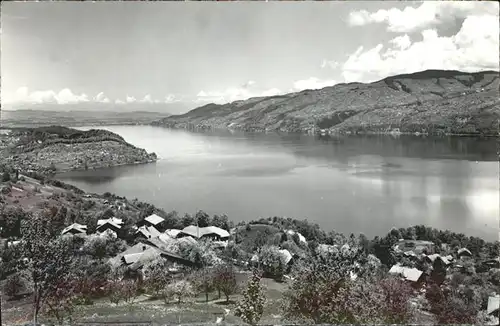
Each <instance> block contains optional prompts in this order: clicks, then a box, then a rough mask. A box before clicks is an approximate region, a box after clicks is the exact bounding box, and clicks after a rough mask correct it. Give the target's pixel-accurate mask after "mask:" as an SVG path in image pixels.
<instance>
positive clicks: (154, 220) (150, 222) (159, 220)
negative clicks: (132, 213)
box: [137, 214, 165, 229]
mask: <svg viewBox="0 0 500 326" xmlns="http://www.w3.org/2000/svg"><path fill="white" fill-rule="evenodd" d="M163 222H165V219H164V218H163V217H161V216H158V215H156V214H152V215H149V216H148V217H146V218H145V219H144V220H142V221H140V222H139V223H137V226H139V227H140V226H153V227H155V228H156V229H160V228H161V226H162V224H163Z"/></svg>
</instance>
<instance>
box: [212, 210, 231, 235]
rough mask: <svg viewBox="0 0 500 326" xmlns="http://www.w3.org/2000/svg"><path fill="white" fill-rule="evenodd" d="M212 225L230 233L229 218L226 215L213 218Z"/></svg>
mask: <svg viewBox="0 0 500 326" xmlns="http://www.w3.org/2000/svg"><path fill="white" fill-rule="evenodd" d="M212 225H213V226H216V227H219V228H221V229H224V230H227V231H229V218H228V217H227V215H225V214H223V215H217V214H216V215H214V216H213V217H212Z"/></svg>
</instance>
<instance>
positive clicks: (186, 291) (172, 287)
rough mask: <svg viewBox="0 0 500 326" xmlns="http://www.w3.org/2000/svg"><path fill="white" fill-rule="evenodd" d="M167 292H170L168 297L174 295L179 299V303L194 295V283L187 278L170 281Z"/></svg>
mask: <svg viewBox="0 0 500 326" xmlns="http://www.w3.org/2000/svg"><path fill="white" fill-rule="evenodd" d="M166 292H167V293H168V295H167V296H166V297H172V296H173V297H174V298H176V299H177V303H182V300H183V299H187V298H190V297H192V296H194V289H193V285H192V284H191V282H189V281H187V280H179V281H175V282H173V283H170V284H169V285H167V289H166Z"/></svg>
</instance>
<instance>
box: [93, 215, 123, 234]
mask: <svg viewBox="0 0 500 326" xmlns="http://www.w3.org/2000/svg"><path fill="white" fill-rule="evenodd" d="M122 225H123V221H122V220H121V219H119V218H115V217H112V218H109V219H105V220H98V221H97V232H98V233H103V232H104V231H106V230H111V231H113V232H115V233H118V231H120V229H121V228H122Z"/></svg>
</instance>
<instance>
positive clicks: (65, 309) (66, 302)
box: [45, 282, 75, 325]
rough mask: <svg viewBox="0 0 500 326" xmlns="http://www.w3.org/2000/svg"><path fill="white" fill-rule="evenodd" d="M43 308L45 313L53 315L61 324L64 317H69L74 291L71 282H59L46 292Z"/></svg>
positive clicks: (73, 300)
mask: <svg viewBox="0 0 500 326" xmlns="http://www.w3.org/2000/svg"><path fill="white" fill-rule="evenodd" d="M45 301H46V302H45V303H46V304H45V310H46V312H47V314H48V315H49V316H51V317H54V318H55V319H56V320H57V322H58V323H59V325H63V323H64V321H65V319H69V322H70V324H71V316H72V314H73V308H74V302H75V293H74V284H73V283H72V282H60V283H59V284H57V285H56V286H55V287H52V288H51V289H50V290H49V291H48V292H47V297H46V300H45Z"/></svg>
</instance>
